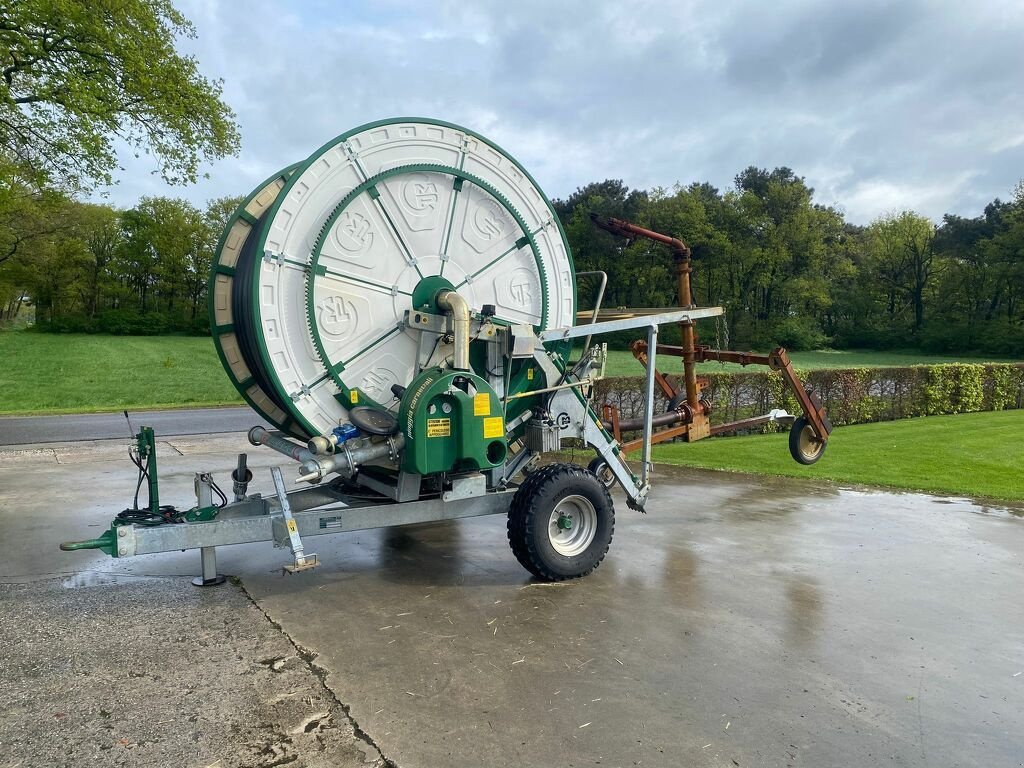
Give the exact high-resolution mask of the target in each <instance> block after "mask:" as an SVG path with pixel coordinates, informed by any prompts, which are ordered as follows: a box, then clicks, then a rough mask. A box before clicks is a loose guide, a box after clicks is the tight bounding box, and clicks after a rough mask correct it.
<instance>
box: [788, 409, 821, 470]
mask: <svg viewBox="0 0 1024 768" xmlns="http://www.w3.org/2000/svg"><path fill="white" fill-rule="evenodd" d="M827 446H828V442H823V441H821V440H818V438H817V436H816V435H815V434H814V427H812V426H811V423H810V422H809V421H808V420H807V417H806V416H800V417H798V418H797V420H796V421H794V422H793V426H792V427H790V429H789V453H790V454H791V455H792V456H793V459H794V460H795V461H796V462H797V463H799V464H804V465H806V466H810V465H811V464H814V463H815V462H817V461H818V459H820V458H821V457H822V455H824V453H825V448H826V447H827Z"/></svg>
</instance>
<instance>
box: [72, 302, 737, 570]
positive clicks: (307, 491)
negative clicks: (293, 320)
mask: <svg viewBox="0 0 1024 768" xmlns="http://www.w3.org/2000/svg"><path fill="white" fill-rule="evenodd" d="M722 313H723V310H722V308H721V307H699V308H698V307H694V308H691V309H685V310H684V309H677V310H673V311H668V312H660V313H657V314H651V315H642V316H637V317H628V318H623V319H617V320H607V321H603V322H592V323H589V324H584V325H579V326H574V327H572V328H559V329H552V330H550V331H545V332H542V333H540V334H538V336H537V341H538V342H539V343H540V344H541V345H542V344H543V343H545V342H554V341H569V340H573V339H577V338H581V337H588V338H590V337H592V336H598V335H602V334H606V333H614V332H617V331H623V330H631V329H645V330H646V332H647V342H648V344H649V346H650V349H651V350H652V355H651V356H652V358H653V357H654V355H656V353H657V338H658V326H659V325H664V324H667V323H692V322H693V321H695V320H698V319H701V318H707V317H715V316H718V315H721V314H722ZM534 354H535V356H536V357H537V359H538V361H539V362H542V363H544V364H546V365H550V363H549V362H548V361H547V359H546V356H547V352H546V351H545V350H544V348H543V346H539V347H538V348H537V349H536V350H535V353H534ZM655 375H656V371H655V367H654V365H653V360H652V364H651V365H649V366H648V367H647V370H646V381H645V392H646V394H647V401H648V403H652V402H653V397H654V386H655ZM596 380H597V377H593V378H590V379H587V380H583V381H577V382H574V383H571V384H567V385H563V386H562V387H553V388H551V389H553V390H558V391H559V392H558V394H561V393H563V392H564V393H565V394H569V390H568V388H572V389H576V388H579V387H581V386H583V385H585V384H589V383H593V382H594V381H596ZM543 391H544V390H541V391H537V392H533V393H531V394H533V395H538V394H541V393H542V392H543ZM577 400H578V398H577ZM570 402H572V401H570ZM574 404H576V405H580V406H583V408H582V411H583V413H582V415H581V416H580V417H579V418H578V421H579V422H580V423H579V424H578V425H576V426H577V427H578V436H579V437H580V438H583V439H587V438H588V437H590V438H591V439H592V440H596V439H597V433H595V432H594V430H595V429H597V430H598V432H600V427H597V426H596V425H595V424H594V423H593V417H591V418H586V411H588V410H589V408H588V407H587V406H586V404H585V403H584V402H582V401H580V402H577V403H574ZM590 413H591V414H593V411H590ZM652 419H653V410H652V409H651V408H650V407H649V408H648V409H647V414H646V418H645V420H644V425H643V437H642V440H643V442H644V451H643V465H642V468H641V472H640V478H635V477H633V476H632V475H631V473H629V472H628V470H626V469H625V467H624V466H623V465H619V466H620V467H621V474H622V476H621V477H620V478H619V479H620V482H622V484H623V487H624V488H625V489H626V491H627V495H628V496H629V497H630V500H631V501H632V502H637V505H638V506H639V508H642V504H643V502H644V500H645V498H646V494H647V490H648V487H649V478H650V470H651V466H650V446H651V438H652V433H653V421H652ZM574 434H575V433H573V432H572V431H571V430H570V431H569V433H568V434H566V436H567V437H570V436H574ZM143 435H146V436H147V439H148V442H149V445H150V447H151V450H150V451H149V452H148V453H147V455H146V457H145V458H146V464H147V469H148V477H149V481H150V492H151V502H152V503H157V504H158V502H156V501H154V500H155V499H156V498H157V496H156V491H157V488H156V485H157V484H156V472H157V470H156V454H155V442H154V436H153V432H152V430H151V429H149V428H148V427H143V428H142V432H140V442H141V440H142V436H143ZM604 439H606V440H608V442H607V444H606V445H601V448H602V449H603V451H604V453H603V454H602V455H605V454H607V458H608V460H612V453H613V452H614V451H617V449H618V444H617V441H615V440H614V439H610V438H607V437H606V438H604ZM278 442H280V443H281V445H280V446H278V447H276V448H275V450H277V451H278V452H280V453H282V454H285V455H288V456H289V457H290V458H293V459H297V458H298V456H296V455H295V454H294V451H291V452H290V451H289V449H290V448H292V447H297V446H294V444H293V443H290V442H288V441H285V440H279V441H278ZM602 442H603V440H602ZM272 443H273V441H266V444H267V445H270V446H271V447H274V446H273V444H272ZM595 447H596V446H595ZM536 455H537V456H539V454H536ZM241 458H242V457H241V456H240V459H241ZM519 459H520V457H519V455H518V454H517V455H516V456H514V457H512V458H511V459H510V461H509V463H510V464H512V465H515V474H518V472H519V471H520V470H521V469H522V468H523V466H524V465H525V464H526V463H528V462H524V461H521V460H519ZM616 464H618V462H616ZM270 471H271V474H272V476H273V480H274V487H275V494H274V495H270V496H262V495H260V494H255V495H253V496H244V498H237V497H236V500H235V501H234V502H230V503H227V504H225V505H224V506H222V507H220V508H219V509H218V508H215V507H214V506H213V501H212V497H213V491H212V488H213V480H212V478H211V476H210V474H209V473H197V474H196V478H195V489H196V500H197V506H196V508H195V509H194V510H192V512H193V513H196V514H194V515H193V519H186V520H182V521H181V522H176V523H168V524H164V525H138V524H135V523H123V524H120V525H115V526H113V527H112V528H111V529H110V530H109V531H107V532H106V533H105V534H104V537H101V538H100V539H90V540H86V541H77V542H67V543H65V544H61V549H63V550H66V551H73V550H79V549H102V550H104V551H106V552H107V553H108V554H110V555H111V556H113V557H117V558H125V557H135V556H138V555H147V554H158V553H162V552H174V551H184V550H187V549H199V550H200V562H201V568H202V573H201V575H200V576H197V577H196V578H195V579H193V580H192V583H193V584H195V585H197V586H211V585H214V584H220V583H222V582H223V581H224V577H223V576H222V575H220V574H219V573H218V572H217V557H216V548H217V547H220V546H227V545H231V544H252V543H257V542H267V541H270V542H273V543H274V545H275V546H278V547H287V548H289V549H290V550H291V552H292V554H293V555H294V562H293V563H292V564H290V565H285V566H284V570H285V571H288V572H292V573H294V572H296V571H301V570H305V569H307V568H312V567H314V566H316V565H317V564H318V559H317V556H316V555H315V554H310V553H307V552H306V549H305V544H304V543H303V541H302V539H303V538H304V537H309V536H317V535H322V534H328V533H343V532H347V531H359V530H369V529H374V528H389V527H393V526H400V525H412V524H416V523H428V522H439V521H443V520H456V519H461V518H468V517H481V516H485V515H495V514H505V513H507V512H508V508H509V505H510V504H511V501H512V497H513V495H514V494H515V491H516V486H505V487H500V488H492V489H488V488H487V487H486V482H485V478H484V477H483V476H482V475H480V474H474V475H468V476H462V477H455V478H454V479H453V481H452V488H451V490H448V491H445V492H443V493H440V494H438V495H436V496H433V497H429V498H421V499H418V500H412V501H394V500H391V499H387V498H384V497H382V498H381V499H380V500H379V501H377V500H369V499H367V498H365V497H362V496H355V495H352V494H350V493H347V492H346V491H345V490H344V489H343V488H344V486H342V485H341V481H340V480H339V481H335V482H333V483H328V484H324V485H314V486H310V487H307V488H301V489H297V490H292V491H286V490H285V488H284V483H283V480H282V477H281V470H280V467H276V466H275V467H271V470H270ZM238 472H239V476H238V477H235V476H234V475H233V479H235V481H236V486H235V488H236V495H237V494H238V493H239V483H238V481H239V480H240V479H241V478H242V477H243V476H245V475H246V473H248V470H247V469H246V468H245V464H244V461H241V462H240V464H239V470H238ZM248 478H251V473H250V474H248V477H247V478H246V481H245V482H244V483H242V484H241V485H242V488H243V490H242V491H241V493H242V495H244V487H245V486H246V485H247V484H248ZM508 479H509V480H510V479H511V476H510V477H509V478H508ZM204 512H205V513H208V515H207V514H204ZM208 516H209V517H212V519H206V518H207V517H208ZM115 532H116V533H115Z"/></svg>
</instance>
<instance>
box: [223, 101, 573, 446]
mask: <svg viewBox="0 0 1024 768" xmlns="http://www.w3.org/2000/svg"><path fill="white" fill-rule="evenodd" d="M256 199H259V200H262V201H263V203H264V205H263V206H262V209H261V210H259V211H257V213H258V214H259V215H258V216H256V215H252V212H249V213H250V216H249V218H248V219H247V218H245V217H241V216H239V217H236V218H235V219H233V220H232V221H231V222H229V225H228V230H227V232H226V233H225V239H224V243H226V244H230V246H231V247H230V248H229V247H228V246H227V245H222V247H221V248H220V249H219V251H218V257H217V259H216V263H215V265H214V274H213V275H212V277H211V286H212V290H211V293H210V296H211V314H212V315H213V323H214V326H215V329H214V338H215V340H216V342H217V345H218V350H219V351H220V353H221V357H222V360H223V361H224V363H225V367H226V368H227V370H228V373H229V375H230V376H231V378H232V381H233V382H234V383H235V385H236V387H238V388H239V391H240V392H242V393H243V395H244V396H245V397H246V399H247V400H248V401H249V402H250V404H252V405H253V406H254V407H257V405H259V406H260V407H257V410H258V411H259V412H260V413H261V414H262V415H264V416H265V417H267V418H268V419H270V420H271V421H272V422H273V423H274V424H275V425H277V426H278V427H280V428H282V429H284V430H285V431H289V432H291V433H293V434H298V435H302V434H305V435H314V434H323V433H325V432H328V431H330V430H331V429H332V428H333V427H335V426H337V425H338V423H339V422H341V421H344V420H346V415H347V409H348V408H350V407H352V406H354V405H366V404H369V405H377V406H379V407H382V408H386V409H390V410H397V407H398V402H397V400H396V399H395V397H394V395H393V394H392V389H391V388H392V385H394V384H399V385H402V386H404V385H406V384H408V383H409V381H411V380H412V378H413V376H414V375H415V374H416V373H417V370H418V367H419V366H421V365H424V364H425V363H426V362H427V361H428V359H429V360H430V361H433V362H435V363H436V362H439V361H441V360H443V359H445V357H446V356H447V355H450V353H451V349H450V345H447V344H445V343H443V342H441V343H439V344H438V345H437V346H436V347H435V348H434V349H427V350H424V349H422V348H421V345H420V342H419V338H418V337H419V335H420V334H417V333H414V332H412V331H409V330H407V329H405V328H404V326H403V321H404V316H405V311H406V310H409V309H412V308H414V307H417V306H419V305H420V304H421V303H422V302H423V301H425V300H429V298H430V297H431V296H433V294H434V293H435V292H436V291H437V290H438V289H439V288H441V287H449V288H454V289H455V290H457V291H458V292H459V293H460V294H461V295H462V296H464V297H465V298H466V300H467V301H468V302H469V304H470V307H471V308H472V309H473V310H474V311H477V312H479V311H480V310H481V309H482V308H483V306H484V305H488V304H489V305H493V306H494V308H495V311H496V319H498V320H501V321H504V322H507V323H517V324H519V323H522V324H530V325H532V326H534V327H535V328H536V329H537V330H544V329H547V328H552V327H566V326H571V325H572V324H573V322H574V318H575V301H576V296H575V293H576V292H575V281H574V276H573V266H572V257H571V254H570V252H569V248H568V245H567V244H566V242H565V238H564V234H563V233H562V231H561V227H560V226H559V223H558V218H557V216H556V215H555V213H554V211H553V210H552V208H551V205H550V203H549V202H548V200H547V198H546V197H545V196H544V194H543V193H542V192H541V191H540V189H539V188H538V187H537V185H536V184H535V182H534V181H533V179H532V178H531V177H530V175H529V174H528V173H527V172H526V171H525V170H524V169H523V168H522V166H520V165H519V164H518V163H517V162H516V161H515V160H514V159H513V158H511V157H510V156H509V155H508V154H507V153H505V152H504V151H503V150H501V149H500V148H499V147H497V146H495V145H494V144H492V143H490V142H489V141H487V140H486V139H484V138H482V137H480V136H478V135H476V134H474V133H472V132H471V131H468V130H466V129H464V128H460V127H458V126H455V125H451V124H448V123H441V122H437V121H431V120H425V119H421V118H402V119H394V120H387V121H382V122H379V123H372V124H370V125H366V126H362V127H360V128H356V129H355V130H353V131H350V132H348V133H345V134H343V135H341V136H339V137H338V138H337V139H335V140H333V141H331V142H329V143H328V144H326V145H324V146H323V147H321V148H320V149H319V150H317V151H316V152H314V153H313V154H312V155H311V156H310V157H309V158H308V159H307V160H306V161H305V162H303V163H302V164H300V165H298V166H297V167H294V168H289V169H288V170H287V171H285V172H282V174H279V175H277V176H275V177H274V179H272V180H270V182H268V183H265V184H264V185H262V186H261V188H260V189H259V190H257V192H256V193H254V196H250V198H249V199H247V201H246V203H243V206H242V208H243V209H247V206H248V207H252V204H253V200H256ZM250 219H251V220H250ZM240 221H241V222H244V224H245V225H247V226H248V228H246V227H244V226H241V225H240V224H239V222H240ZM229 251H231V252H230V253H229ZM229 272H230V273H231V274H228V273H229ZM228 278H230V280H229V279H228ZM228 294H230V301H228V300H227V299H226V298H225V297H226V296H227V295H228ZM227 306H230V307H231V309H232V312H231V313H230V314H229V313H227V312H226V311H225V307H227ZM224 320H228V321H229V322H228V323H227V324H226V323H224V322H222V321H224ZM245 374H248V379H246V378H245ZM254 387H255V388H256V389H255V390H254V389H253V388H254ZM271 406H273V407H271Z"/></svg>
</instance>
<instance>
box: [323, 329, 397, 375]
mask: <svg viewBox="0 0 1024 768" xmlns="http://www.w3.org/2000/svg"><path fill="white" fill-rule="evenodd" d="M400 330H402V327H401V326H399V325H396V326H395V327H394V328H392V329H391V330H390V331H387V332H386V333H383V334H381V335H380V336H378V337H377V338H376V339H374V340H373V341H371V342H370V343H369V344H367V345H366V346H365V347H363V348H362V349H360V350H359V351H358V352H356V353H355V354H354V355H352V357H350V358H349V359H348V360H342V361H341V362H339V363H333V364H332V365H331V369H334V370H337V369H339V367H340V369H345V368H348V366H350V365H351V364H352V363H354V362H355V361H356V360H358V359H359V358H360V357H362V356H363V355H365V354H366V353H367V352H369V351H370V350H371V349H373V348H374V347H376V346H377V345H378V344H380V343H381V342H383V341H385V340H386V339H389V338H390V337H392V336H394V335H395V334H396V333H398V332H399V331H400Z"/></svg>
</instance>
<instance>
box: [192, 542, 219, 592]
mask: <svg viewBox="0 0 1024 768" xmlns="http://www.w3.org/2000/svg"><path fill="white" fill-rule="evenodd" d="M199 557H200V560H201V562H202V565H203V574H202V576H196V577H195V578H194V579H192V584H193V585H194V586H197V587H214V586H216V585H217V584H223V583H224V582H225V581H226V579H225V577H224V576H223V575H221V574H219V573H217V548H216V547H200V549H199Z"/></svg>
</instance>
